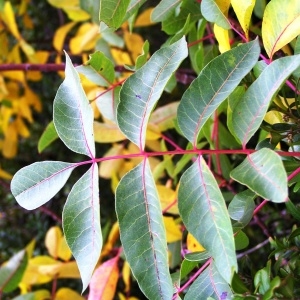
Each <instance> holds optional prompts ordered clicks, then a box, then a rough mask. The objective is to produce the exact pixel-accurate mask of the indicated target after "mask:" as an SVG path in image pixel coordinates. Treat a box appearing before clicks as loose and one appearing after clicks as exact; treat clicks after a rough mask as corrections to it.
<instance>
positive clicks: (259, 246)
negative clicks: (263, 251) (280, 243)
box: [236, 239, 269, 259]
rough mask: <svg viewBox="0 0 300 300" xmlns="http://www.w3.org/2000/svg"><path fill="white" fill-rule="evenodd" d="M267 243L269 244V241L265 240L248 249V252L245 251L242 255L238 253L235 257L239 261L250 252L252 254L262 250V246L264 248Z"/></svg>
mask: <svg viewBox="0 0 300 300" xmlns="http://www.w3.org/2000/svg"><path fill="white" fill-rule="evenodd" d="M268 243H269V239H266V240H264V241H263V242H261V243H259V244H257V245H256V246H255V247H253V248H250V249H248V250H246V251H244V252H242V253H239V254H238V255H237V256H236V257H237V259H240V258H242V257H244V256H245V255H248V254H250V253H252V252H254V251H256V250H258V249H260V248H262V247H263V246H265V245H266V244H268Z"/></svg>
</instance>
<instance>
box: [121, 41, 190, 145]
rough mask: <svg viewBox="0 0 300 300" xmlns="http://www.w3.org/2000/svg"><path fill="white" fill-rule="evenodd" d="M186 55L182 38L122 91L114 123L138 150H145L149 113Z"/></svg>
mask: <svg viewBox="0 0 300 300" xmlns="http://www.w3.org/2000/svg"><path fill="white" fill-rule="evenodd" d="M187 54H188V53H187V44H186V41H185V40H184V38H182V39H181V40H179V41H178V42H176V43H174V44H172V45H170V46H168V47H164V48H161V49H160V50H158V51H157V52H156V53H154V54H153V56H152V57H151V58H150V59H149V61H148V62H147V63H146V64H145V65H144V66H143V67H141V68H140V69H139V70H138V71H136V72H135V73H134V74H133V75H131V76H130V77H129V78H128V79H127V80H126V81H125V83H124V84H123V86H122V88H121V91H120V103H119V105H118V108H117V121H118V124H119V127H120V129H121V131H122V132H123V133H124V135H125V136H127V138H128V139H129V140H131V141H132V142H133V143H135V144H136V145H137V146H138V147H139V148H140V149H141V150H142V149H144V147H145V140H146V128H147V124H148V120H149V117H150V113H151V111H152V110H153V108H154V106H155V104H156V103H157V101H158V99H159V98H160V95H161V94H162V92H163V90H164V87H165V85H166V84H167V82H168V80H169V79H170V77H171V75H172V74H173V72H174V71H176V69H177V68H178V66H179V65H180V63H181V61H182V60H183V59H184V58H185V57H186V56H187Z"/></svg>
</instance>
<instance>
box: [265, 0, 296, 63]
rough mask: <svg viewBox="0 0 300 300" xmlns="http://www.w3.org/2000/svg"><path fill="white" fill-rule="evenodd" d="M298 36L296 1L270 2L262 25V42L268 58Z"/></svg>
mask: <svg viewBox="0 0 300 300" xmlns="http://www.w3.org/2000/svg"><path fill="white" fill-rule="evenodd" d="M299 34H300V5H299V1H298V0H289V1H282V0H272V1H270V2H269V3H268V5H267V6H266V9H265V11H264V17H263V23H262V40H263V44H264V47H265V49H266V51H267V53H268V55H269V57H270V58H272V57H273V55H274V53H275V52H276V51H278V50H279V49H281V48H282V47H283V46H285V45H286V44H288V43H289V42H290V41H292V40H293V39H294V38H295V37H297V36H298V35H299Z"/></svg>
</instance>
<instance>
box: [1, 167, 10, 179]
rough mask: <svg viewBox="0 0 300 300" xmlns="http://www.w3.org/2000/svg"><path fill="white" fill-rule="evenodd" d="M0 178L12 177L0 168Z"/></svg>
mask: <svg viewBox="0 0 300 300" xmlns="http://www.w3.org/2000/svg"><path fill="white" fill-rule="evenodd" d="M0 178H2V179H8V180H9V179H12V175H11V174H9V173H8V172H6V171H4V170H3V169H2V168H1V167H0Z"/></svg>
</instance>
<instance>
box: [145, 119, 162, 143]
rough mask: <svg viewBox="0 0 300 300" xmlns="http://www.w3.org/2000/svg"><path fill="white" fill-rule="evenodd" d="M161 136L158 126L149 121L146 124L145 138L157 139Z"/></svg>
mask: <svg viewBox="0 0 300 300" xmlns="http://www.w3.org/2000/svg"><path fill="white" fill-rule="evenodd" d="M160 137H161V133H160V131H159V128H158V126H156V125H155V124H153V123H149V124H148V126H147V133H146V138H147V140H150V141H151V140H157V139H159V138H160Z"/></svg>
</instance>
